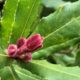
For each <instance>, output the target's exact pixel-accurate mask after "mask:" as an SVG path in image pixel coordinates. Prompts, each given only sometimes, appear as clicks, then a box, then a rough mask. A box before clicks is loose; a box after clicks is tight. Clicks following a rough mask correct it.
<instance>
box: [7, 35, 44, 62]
mask: <svg viewBox="0 0 80 80" xmlns="http://www.w3.org/2000/svg"><path fill="white" fill-rule="evenodd" d="M43 40H44V39H43V37H42V36H41V35H40V34H35V35H32V36H30V37H29V38H27V39H26V38H24V37H21V38H20V39H19V40H18V41H17V43H16V44H10V45H9V46H8V56H9V57H12V58H19V59H22V60H24V61H26V62H29V61H30V60H31V59H32V52H33V51H35V50H37V49H39V48H41V47H42V46H43Z"/></svg>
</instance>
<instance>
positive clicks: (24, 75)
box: [13, 65, 43, 80]
mask: <svg viewBox="0 0 80 80" xmlns="http://www.w3.org/2000/svg"><path fill="white" fill-rule="evenodd" d="M13 69H14V71H15V72H16V75H18V77H19V78H20V79H21V80H43V79H41V77H39V76H37V75H35V74H32V73H31V72H30V71H28V70H26V69H23V68H20V67H19V66H17V65H13Z"/></svg>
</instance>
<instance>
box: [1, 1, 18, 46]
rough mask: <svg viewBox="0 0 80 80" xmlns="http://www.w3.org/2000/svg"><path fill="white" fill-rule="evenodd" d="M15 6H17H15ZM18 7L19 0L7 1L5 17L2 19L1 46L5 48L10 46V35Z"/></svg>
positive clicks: (4, 11)
mask: <svg viewBox="0 0 80 80" xmlns="http://www.w3.org/2000/svg"><path fill="white" fill-rule="evenodd" d="M14 5H15V6H14ZM17 5H18V0H6V1H5V5H4V9H3V13H2V14H3V17H2V19H1V31H0V34H1V36H0V41H1V43H0V46H2V47H4V46H7V45H8V43H9V42H8V41H9V38H10V35H11V33H12V28H13V23H14V19H15V17H14V16H15V12H16V8H17Z"/></svg>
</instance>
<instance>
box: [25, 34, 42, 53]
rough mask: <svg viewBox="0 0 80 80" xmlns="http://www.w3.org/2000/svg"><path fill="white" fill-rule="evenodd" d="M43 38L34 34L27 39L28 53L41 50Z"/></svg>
mask: <svg viewBox="0 0 80 80" xmlns="http://www.w3.org/2000/svg"><path fill="white" fill-rule="evenodd" d="M42 43H43V37H41V35H40V34H35V35H33V36H31V37H30V38H28V39H27V42H26V46H27V50H28V51H29V52H32V51H35V50H37V49H39V48H41V47H42V46H43V45H42Z"/></svg>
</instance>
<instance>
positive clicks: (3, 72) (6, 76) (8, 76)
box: [0, 67, 18, 80]
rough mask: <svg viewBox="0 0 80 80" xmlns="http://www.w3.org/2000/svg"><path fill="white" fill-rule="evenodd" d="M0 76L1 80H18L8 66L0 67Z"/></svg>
mask: <svg viewBox="0 0 80 80" xmlns="http://www.w3.org/2000/svg"><path fill="white" fill-rule="evenodd" d="M0 77H1V80H18V79H17V78H16V77H15V76H14V74H13V72H12V70H11V68H10V67H4V68H3V69H0Z"/></svg>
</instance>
